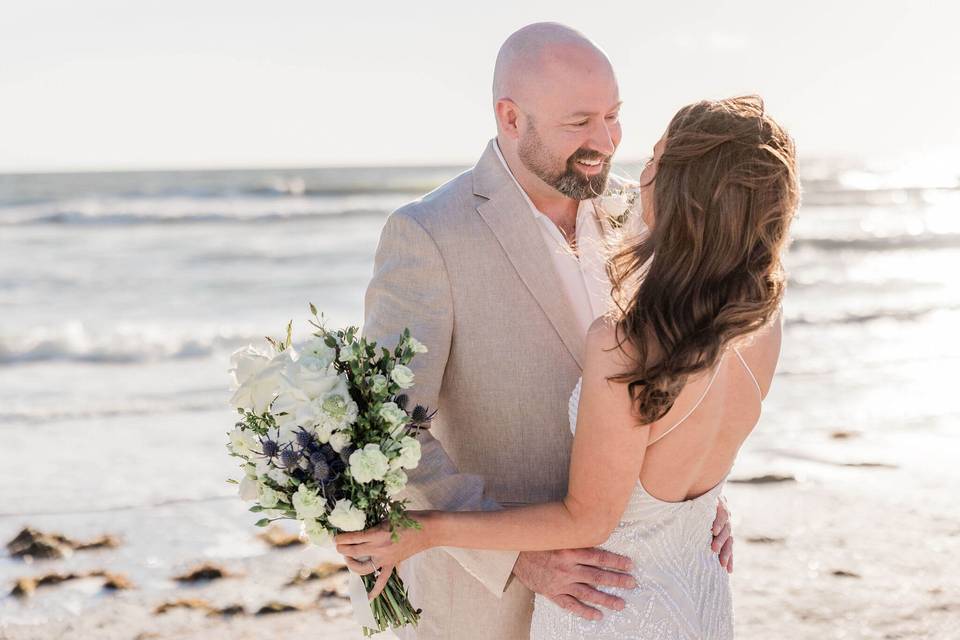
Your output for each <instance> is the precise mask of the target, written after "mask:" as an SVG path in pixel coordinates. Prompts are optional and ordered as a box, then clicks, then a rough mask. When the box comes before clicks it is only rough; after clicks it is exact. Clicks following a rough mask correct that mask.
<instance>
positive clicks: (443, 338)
mask: <svg viewBox="0 0 960 640" xmlns="http://www.w3.org/2000/svg"><path fill="white" fill-rule="evenodd" d="M453 319H454V309H453V297H452V295H451V290H450V279H449V276H448V274H447V269H446V266H445V264H444V261H443V256H442V255H441V253H440V250H439V248H438V247H437V244H436V242H435V241H434V239H433V238H432V237H431V236H430V234H429V233H428V232H427V231H426V230H425V229H424V228H423V226H422V225H421V224H420V223H419V222H418V221H416V220H415V219H414V218H412V217H411V216H409V215H408V214H406V213H405V212H404V211H403V210H402V209H401V210H399V211H396V212H394V213H393V214H392V215H391V216H390V217H389V218H388V219H387V222H386V225H385V226H384V228H383V231H382V232H381V235H380V244H379V246H378V247H377V253H376V258H375V260H374V269H373V278H372V279H371V281H370V284H369V286H368V287H367V291H366V294H365V296H364V323H363V335H364V336H365V337H367V338H368V339H372V340H376V341H377V343H378V344H381V345H383V346H386V347H388V348H392V347H393V346H394V345H396V343H397V340H398V339H399V337H400V335H401V334H402V333H403V330H404V328H409V329H410V334H411V335H412V336H413V337H414V338H416V339H417V340H419V341H420V342H422V343H423V344H424V345H426V347H427V349H428V352H427V353H423V354H419V355H417V356H416V357H415V358H414V359H413V361H412V362H411V364H410V368H411V369H412V370H413V372H414V376H415V377H414V386H413V388H412V389H411V390H410V393H409V394H408V395H409V396H410V399H411V405H410V406H413V405H414V404H421V405H423V406H425V407H429V408H431V409H435V408H436V407H437V405H438V399H439V397H440V388H441V385H442V384H443V376H444V371H445V369H446V365H447V358H448V356H449V353H450V343H451V339H452V336H453ZM451 428H456V425H451ZM419 440H420V442H421V445H422V455H421V458H420V464H419V465H418V466H417V467H416V468H415V469H409V470H408V471H407V476H408V478H409V480H408V483H407V487H406V489H405V490H404V492H403V493H402V494H401V496H400V497H402V498H406V499H407V500H408V501H409V503H410V506H411V507H412V508H413V509H418V510H419V509H437V510H443V511H491V510H496V509H500V508H501V507H500V505H498V504H497V503H496V502H495V501H493V500H491V499H489V498H487V497H486V496H485V495H484V482H483V479H482V478H481V477H480V476H477V475H473V474H464V473H460V472H459V471H458V470H457V468H456V466H455V465H454V464H453V461H452V460H451V459H450V457H449V456H448V455H447V453H446V451H444V449H443V445H442V444H441V443H440V442H439V441H438V440H437V439H436V438H434V437H433V436H432V435H431V434H430V432H429V431H424V432H422V433H421V434H420V436H419ZM444 551H446V552H447V553H449V554H450V555H451V556H452V557H453V558H454V559H455V560H456V561H457V562H458V563H459V564H460V565H461V566H463V568H464V569H465V570H466V571H467V572H468V573H470V574H471V575H472V576H473V577H474V578H476V579H477V580H479V581H480V582H481V583H482V584H483V585H484V587H486V588H487V589H488V590H489V591H490V592H491V593H493V594H494V595H495V596H497V597H499V596H500V595H501V594H502V593H503V591H504V589H506V587H507V584H508V582H509V580H510V576H511V574H512V571H513V566H514V564H515V563H516V560H517V555H518V553H517V552H514V551H484V550H475V549H455V548H444Z"/></svg>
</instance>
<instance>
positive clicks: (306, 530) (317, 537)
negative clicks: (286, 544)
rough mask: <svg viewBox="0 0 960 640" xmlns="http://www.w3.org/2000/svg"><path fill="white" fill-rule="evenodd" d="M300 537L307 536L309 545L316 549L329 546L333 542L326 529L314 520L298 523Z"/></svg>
mask: <svg viewBox="0 0 960 640" xmlns="http://www.w3.org/2000/svg"><path fill="white" fill-rule="evenodd" d="M300 535H301V536H304V535H305V536H307V538H308V539H309V540H310V543H311V544H315V545H317V546H318V547H322V546H326V545H329V544H330V543H331V542H333V536H332V535H330V532H329V531H327V530H326V528H325V527H324V526H323V525H322V524H320V523H319V522H317V521H316V520H303V521H302V522H301V523H300Z"/></svg>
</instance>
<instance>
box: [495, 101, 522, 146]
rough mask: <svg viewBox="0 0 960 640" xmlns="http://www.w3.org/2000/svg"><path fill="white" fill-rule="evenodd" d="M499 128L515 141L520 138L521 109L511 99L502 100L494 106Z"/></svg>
mask: <svg viewBox="0 0 960 640" xmlns="http://www.w3.org/2000/svg"><path fill="white" fill-rule="evenodd" d="M494 112H495V114H496V116H497V127H498V128H499V130H500V132H501V133H503V134H504V135H505V136H508V137H510V138H513V139H515V140H516V139H518V138H519V137H520V128H519V125H520V108H519V107H517V104H516V103H515V102H514V101H513V100H511V99H510V98H501V99H499V100H497V103H496V105H494Z"/></svg>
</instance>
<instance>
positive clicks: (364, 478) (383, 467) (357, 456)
mask: <svg viewBox="0 0 960 640" xmlns="http://www.w3.org/2000/svg"><path fill="white" fill-rule="evenodd" d="M389 470H390V461H389V460H387V456H385V455H383V451H380V446H379V445H377V444H374V443H372V442H371V443H370V444H368V445H367V446H365V447H364V448H363V449H357V450H356V451H354V452H353V453H351V454H350V475H351V476H353V479H354V480H356V481H357V482H359V483H360V484H366V483H368V482H370V481H371V480H383V476H385V475H386V474H387V471H389Z"/></svg>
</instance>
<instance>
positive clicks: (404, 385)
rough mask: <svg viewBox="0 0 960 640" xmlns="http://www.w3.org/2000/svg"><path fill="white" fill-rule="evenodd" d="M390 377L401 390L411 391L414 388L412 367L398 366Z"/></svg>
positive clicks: (391, 372)
mask: <svg viewBox="0 0 960 640" xmlns="http://www.w3.org/2000/svg"><path fill="white" fill-rule="evenodd" d="M390 377H391V378H392V379H393V381H394V382H396V383H397V386H399V387H400V388H401V389H409V388H410V387H412V386H413V371H411V370H410V367H405V366H404V365H402V364H398V365H396V366H394V367H393V370H392V371H390Z"/></svg>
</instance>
